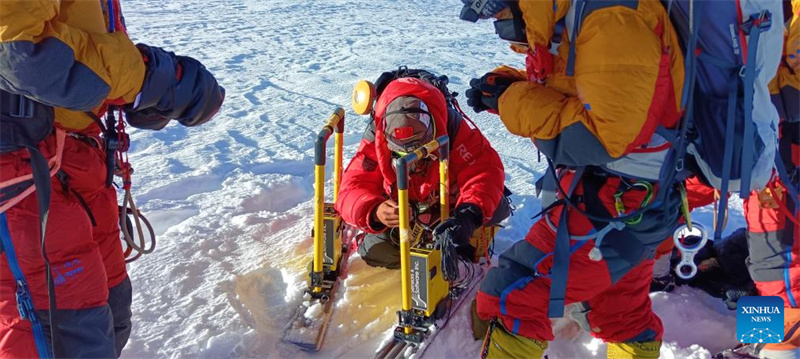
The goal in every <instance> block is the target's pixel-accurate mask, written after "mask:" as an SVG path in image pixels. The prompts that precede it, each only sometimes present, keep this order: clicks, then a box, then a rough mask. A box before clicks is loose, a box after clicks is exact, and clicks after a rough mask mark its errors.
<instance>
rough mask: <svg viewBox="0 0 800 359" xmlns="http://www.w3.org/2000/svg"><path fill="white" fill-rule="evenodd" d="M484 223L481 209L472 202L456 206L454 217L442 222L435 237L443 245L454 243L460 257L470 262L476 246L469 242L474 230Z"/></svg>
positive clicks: (436, 229) (435, 230) (435, 231)
mask: <svg viewBox="0 0 800 359" xmlns="http://www.w3.org/2000/svg"><path fill="white" fill-rule="evenodd" d="M482 223H483V213H481V209H480V208H479V207H478V206H476V205H474V204H470V203H465V204H462V205H460V206H458V208H456V210H455V213H454V214H453V216H452V217H450V218H448V219H447V220H445V221H444V222H442V223H440V224H439V225H438V226H436V228H435V229H434V230H433V238H434V239H435V240H436V242H437V243H438V244H439V245H440V246H443V247H446V246H447V245H448V244H452V245H453V246H454V247H455V250H456V252H457V253H458V256H459V257H462V258H464V259H466V260H469V261H470V262H471V261H472V260H473V258H474V257H475V248H474V247H473V246H472V245H471V244H470V243H469V240H470V238H472V232H475V228H478V226H480V225H481V224H482Z"/></svg>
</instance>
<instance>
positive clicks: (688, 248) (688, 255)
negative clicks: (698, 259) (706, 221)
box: [672, 223, 708, 280]
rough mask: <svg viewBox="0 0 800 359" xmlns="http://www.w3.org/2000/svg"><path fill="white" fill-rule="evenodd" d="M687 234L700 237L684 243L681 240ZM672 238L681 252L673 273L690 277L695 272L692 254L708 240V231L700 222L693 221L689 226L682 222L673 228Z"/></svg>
mask: <svg viewBox="0 0 800 359" xmlns="http://www.w3.org/2000/svg"><path fill="white" fill-rule="evenodd" d="M689 236H695V237H700V240H699V241H698V242H697V243H694V244H691V245H686V244H685V243H683V240H684V239H685V238H686V237H689ZM672 239H673V241H674V242H675V247H676V248H678V250H679V251H680V252H681V261H680V263H678V265H677V266H675V274H677V275H678V277H680V278H681V279H687V280H688V279H691V278H692V277H694V276H695V275H696V274H697V265H696V264H694V256H695V255H697V252H699V251H700V250H701V249H702V248H703V247H705V245H706V243H707V242H708V231H706V229H705V227H703V226H702V225H700V223H695V224H694V225H693V226H692V227H691V228H689V226H688V225H686V224H683V225H681V226H680V227H678V229H676V230H675V233H674V234H673V235H672Z"/></svg>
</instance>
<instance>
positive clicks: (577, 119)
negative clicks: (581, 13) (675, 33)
mask: <svg viewBox="0 0 800 359" xmlns="http://www.w3.org/2000/svg"><path fill="white" fill-rule="evenodd" d="M601 11H602V12H601ZM601 11H598V12H596V13H594V14H593V15H592V17H591V18H589V19H587V20H586V21H585V22H584V23H583V30H582V31H581V33H580V34H579V37H578V39H577V42H576V43H577V49H576V50H577V51H576V53H577V57H576V58H575V84H576V88H577V91H578V95H577V96H570V95H566V94H563V93H561V92H559V91H556V90H554V89H551V88H548V87H546V86H544V85H540V84H537V83H533V82H529V81H520V82H516V83H513V84H512V85H510V86H509V88H508V89H507V90H506V91H505V92H504V93H503V95H502V96H501V97H500V99H499V102H498V105H499V106H498V109H499V114H500V118H501V119H502V121H503V123H504V124H505V125H506V127H507V128H508V130H509V131H510V132H511V133H514V134H516V135H519V136H524V137H530V138H531V139H533V140H534V142H535V143H536V145H537V147H538V148H539V149H540V150H541V151H542V152H543V153H545V155H547V156H548V157H549V158H551V159H552V160H553V161H554V162H556V163H558V164H566V165H601V164H604V163H608V162H611V161H613V160H615V159H618V158H620V157H622V156H624V155H625V154H627V153H628V152H630V151H631V150H632V149H634V148H635V147H636V146H640V145H643V144H645V143H647V141H648V140H649V139H650V137H651V136H652V134H653V132H654V131H655V129H656V127H657V124H658V123H659V122H660V120H662V119H663V118H664V116H669V117H668V118H670V119H673V120H676V119H677V109H678V105H677V101H676V100H675V97H676V92H675V87H676V85H675V83H674V82H673V79H672V76H671V74H670V69H671V66H670V55H669V53H668V52H667V51H666V50H665V48H664V47H663V46H662V43H661V39H660V38H659V36H658V35H656V33H655V31H654V30H653V29H652V28H651V26H650V25H648V24H647V23H646V22H645V20H643V19H642V18H641V17H640V16H638V15H637V14H635V13H632V12H627V11H623V12H619V11H618V10H601ZM598 28H601V30H597V29H598ZM678 66H682V64H680V65H678Z"/></svg>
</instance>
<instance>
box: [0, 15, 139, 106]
mask: <svg viewBox="0 0 800 359" xmlns="http://www.w3.org/2000/svg"><path fill="white" fill-rule="evenodd" d="M58 11H59V1H55V0H2V1H0V16H2V26H0V64H2V65H0V89H3V90H7V91H10V92H13V93H17V94H21V95H24V96H26V97H29V98H31V99H34V100H36V101H38V102H41V103H44V104H47V105H51V106H58V107H64V108H68V109H72V110H80V111H88V110H91V109H93V108H96V107H97V106H99V105H101V104H102V103H103V102H104V101H105V100H111V101H114V102H118V103H132V102H133V101H134V100H135V98H136V96H137V94H138V93H139V92H140V90H141V87H142V81H143V79H144V76H145V64H144V61H143V59H142V54H141V53H140V52H139V50H137V48H136V46H134V44H133V43H132V42H131V40H130V39H128V37H127V36H126V35H125V34H124V33H121V32H117V33H91V32H87V31H83V30H79V29H76V28H74V27H70V26H68V25H66V24H64V23H62V22H59V21H57V20H56V18H57V15H58Z"/></svg>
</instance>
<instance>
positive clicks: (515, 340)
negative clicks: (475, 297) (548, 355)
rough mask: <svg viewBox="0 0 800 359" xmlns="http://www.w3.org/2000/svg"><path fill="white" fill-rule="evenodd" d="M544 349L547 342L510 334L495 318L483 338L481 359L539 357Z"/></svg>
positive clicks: (534, 358) (531, 358)
mask: <svg viewBox="0 0 800 359" xmlns="http://www.w3.org/2000/svg"><path fill="white" fill-rule="evenodd" d="M545 350H547V342H544V341H539V340H536V339H531V338H526V337H523V336H521V335H517V334H512V333H510V332H509V331H508V330H507V329H506V328H505V327H504V326H503V324H502V323H501V322H500V320H498V319H497V318H495V319H494V320H492V322H491V323H490V324H489V330H488V332H487V333H486V338H485V339H484V340H483V349H482V350H481V359H517V358H519V359H540V358H542V356H543V355H544V351H545Z"/></svg>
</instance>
